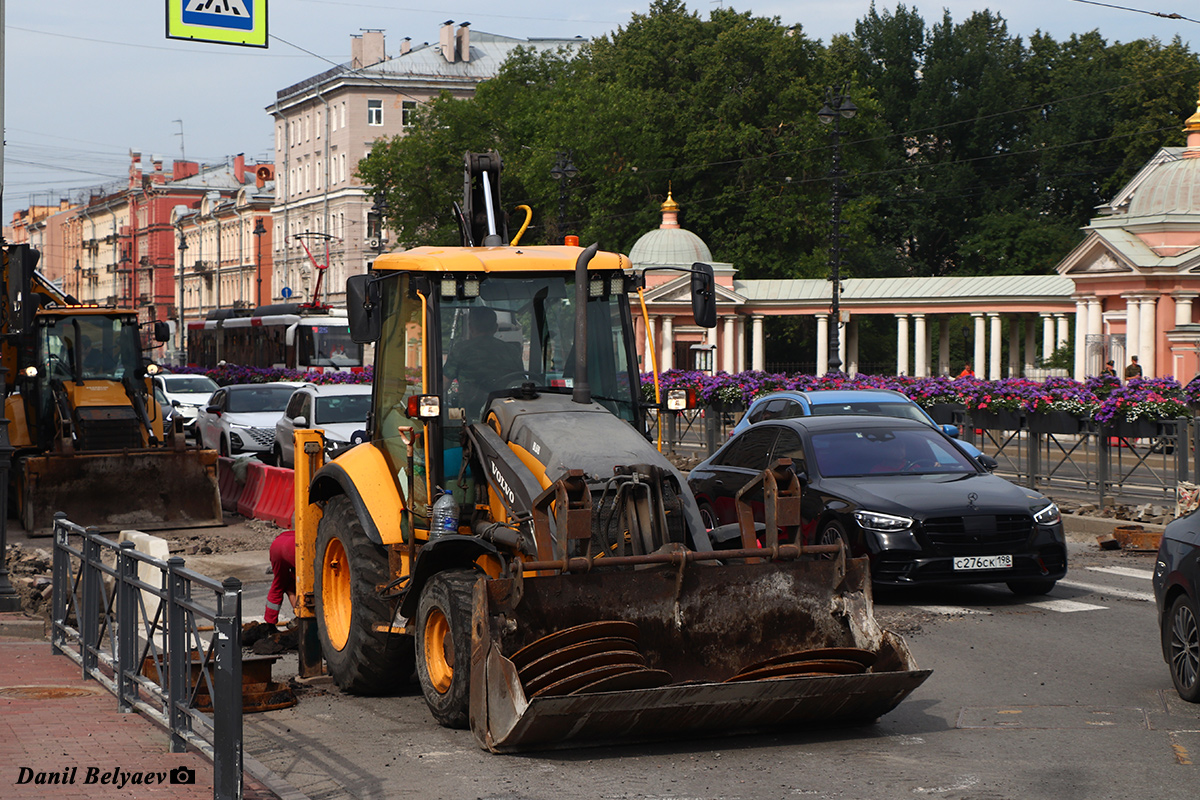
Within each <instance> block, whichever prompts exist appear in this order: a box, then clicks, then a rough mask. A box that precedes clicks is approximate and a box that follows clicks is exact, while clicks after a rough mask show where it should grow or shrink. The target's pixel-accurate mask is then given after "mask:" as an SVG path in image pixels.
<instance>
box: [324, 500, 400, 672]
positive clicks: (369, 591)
mask: <svg viewBox="0 0 1200 800" xmlns="http://www.w3.org/2000/svg"><path fill="white" fill-rule="evenodd" d="M335 540H336V541H337V542H338V543H339V544H340V546H341V548H342V550H343V551H344V552H345V555H346V560H347V562H348V563H347V565H346V566H347V567H348V568H349V570H350V578H349V591H350V598H349V601H350V620H349V629H348V631H347V636H346V641H345V643H344V644H343V645H342V647H341V648H338V647H337V646H335V644H334V643H333V641H332V640H331V638H330V634H329V623H328V621H327V618H326V614H327V613H330V614H333V613H334V612H333V611H331V610H330V608H332V607H333V604H332V603H330V604H329V607H328V608H327V604H326V600H327V598H326V596H325V592H324V589H325V586H324V582H325V575H324V569H323V565H324V564H325V558H326V554H327V552H328V549H329V546H330V544H331V543H333V542H334V541H335ZM390 577H391V576H390V574H389V571H388V553H387V549H386V548H384V547H382V546H380V545H377V544H375V543H374V542H372V541H371V540H370V539H368V538H367V535H366V533H364V532H363V528H362V523H361V522H359V519H358V515H357V514H355V513H354V509H353V508H352V507H351V505H350V501H349V500H348V499H347V498H346V497H345V495H338V496H337V497H334V498H333V499H331V500H330V501H329V502H328V503H326V504H325V510H324V516H322V517H321V521H320V522H319V523H318V525H317V552H316V563H315V565H314V589H315V596H316V604H317V608H316V616H317V636H318V637H319V639H320V641H321V652H322V653H323V654H324V656H325V663H326V665H327V666H328V668H329V674H330V675H331V676H332V677H333V681H334V683H336V684H337V685H338V688H340V689H341V690H342V691H344V692H349V693H350V694H359V695H378V694H384V693H387V692H392V691H395V690H396V689H397V688H399V687H400V686H402V685H403V684H404V683H405V682H406V681H407V680H408V678H409V676H410V675H411V674H412V670H413V660H414V658H415V656H414V653H413V639H412V637H411V636H405V635H398V634H388V633H384V632H383V631H380V630H378V626H382V625H389V624H391V622H392V619H393V616H394V613H395V609H394V608H393V607H392V604H391V603H389V602H388V601H387V600H385V599H384V598H382V597H380V596H379V593H378V590H377V587H379V586H382V585H383V584H385V583H387V582H388V580H390ZM339 638H340V637H339Z"/></svg>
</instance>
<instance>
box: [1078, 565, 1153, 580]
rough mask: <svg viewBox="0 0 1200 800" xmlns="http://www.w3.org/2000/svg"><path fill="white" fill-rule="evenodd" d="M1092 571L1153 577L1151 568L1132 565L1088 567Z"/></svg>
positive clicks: (1125, 575)
mask: <svg viewBox="0 0 1200 800" xmlns="http://www.w3.org/2000/svg"><path fill="white" fill-rule="evenodd" d="M1087 569H1088V570H1090V571H1092V572H1103V573H1104V574H1106V575H1120V576H1121V577H1122V578H1143V579H1145V580H1150V579H1151V578H1153V577H1154V570H1152V569H1134V568H1133V567H1088V568H1087Z"/></svg>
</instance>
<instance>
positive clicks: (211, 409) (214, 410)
mask: <svg viewBox="0 0 1200 800" xmlns="http://www.w3.org/2000/svg"><path fill="white" fill-rule="evenodd" d="M204 410H205V411H206V412H208V413H209V414H212V415H213V416H215V417H219V416H221V409H219V408H218V407H216V406H208V407H207V408H205V409H204Z"/></svg>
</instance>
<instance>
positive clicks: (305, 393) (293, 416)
mask: <svg viewBox="0 0 1200 800" xmlns="http://www.w3.org/2000/svg"><path fill="white" fill-rule="evenodd" d="M370 413H371V387H370V386H369V385H365V384H346V383H342V384H328V385H317V384H315V383H309V384H306V385H304V386H301V387H300V388H299V389H296V391H294V392H293V393H292V396H291V398H290V399H289V400H288V404H287V408H286V409H285V410H284V412H283V416H282V417H280V418H279V421H278V422H276V423H275V442H274V446H273V448H272V451H273V453H274V454H275V463H276V464H278V465H279V466H281V467H290V466H292V465H293V463H294V462H295V449H296V448H295V444H294V441H295V440H294V437H293V435H292V434H294V433H295V431H296V429H297V428H321V429H322V430H324V431H325V449H326V451H328V452H336V451H337V450H339V449H341V448H342V447H344V446H345V445H347V444H349V443H350V441H351V439H352V438H353V437H354V434H356V433H360V434H363V435H365V430H366V427H367V415H368V414H370Z"/></svg>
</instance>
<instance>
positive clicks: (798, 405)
mask: <svg viewBox="0 0 1200 800" xmlns="http://www.w3.org/2000/svg"><path fill="white" fill-rule="evenodd" d="M832 414H868V415H871V416H883V417H896V418H898V419H915V420H917V421H918V422H924V423H926V424H927V425H931V426H933V427H935V428H937V429H938V430H940V431H942V433H945V434H946V435H947V436H950V437H952V438H954V439H955V441H956V442H957V444H958V446H959V448H960V449H961V450H962V451H963V452H964V453H966V454H967V455H969V456H970V457H971V458H978V457H979V456H981V455H983V453H982V451H980V450H979V448H978V447H976V446H975V445H973V444H971V443H970V442H964V441H961V440H959V439H958V427H957V426H955V425H938V424H937V423H936V422H934V421H933V417H931V416H929V414H928V413H927V412H926V411H925V409H923V408H921V407H920V406H919V405H917V404H916V403H914V402H913V401H912V399H911V398H909V397H908V396H907V395H905V394H903V393H901V392H897V391H893V390H891V389H821V390H818V391H812V392H800V391H781V392H770V393H768V394H764V395H762V396H760V397H756V398H755V399H754V402H752V403H751V404H750V408H748V409H746V413H745V415H744V416H743V417H742V418H741V420H739V421H738V424H737V425H736V426H734V428H733V431H731V432H730V436H734V435H736V434H739V433H741V432H742V431H744V430H746V428H749V427H750V426H751V425H753V424H754V423H756V422H762V421H763V420H768V419H793V418H795V417H821V416H830V415H832Z"/></svg>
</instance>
